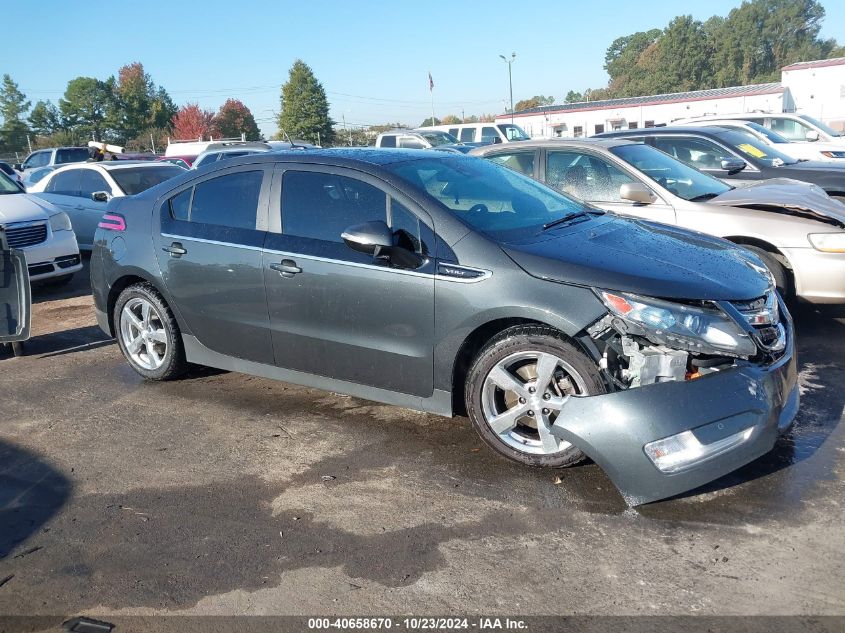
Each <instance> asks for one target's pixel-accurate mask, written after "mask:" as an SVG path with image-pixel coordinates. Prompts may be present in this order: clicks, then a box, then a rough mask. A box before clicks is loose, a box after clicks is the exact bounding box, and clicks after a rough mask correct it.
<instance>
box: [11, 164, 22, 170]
mask: <svg viewBox="0 0 845 633" xmlns="http://www.w3.org/2000/svg"><path fill="white" fill-rule="evenodd" d="M12 167H13V168H14V169H17V170H18V171H23V165H21V164H20V163H15V164H14V165H12Z"/></svg>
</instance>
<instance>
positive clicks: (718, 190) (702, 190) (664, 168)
mask: <svg viewBox="0 0 845 633" xmlns="http://www.w3.org/2000/svg"><path fill="white" fill-rule="evenodd" d="M610 151H611V152H612V153H613V154H615V155H616V156H618V157H619V158H621V159H622V160H624V161H625V162H626V163H628V164H629V165H631V166H632V167H635V168H636V169H638V170H639V171H641V172H642V173H643V174H645V175H646V176H648V177H649V178H651V179H652V180H653V181H654V182H656V183H657V184H658V185H660V186H661V187H663V188H664V189H666V190H668V191H670V192H671V193H673V194H675V195H676V196H678V197H679V198H683V199H684V200H707V199H709V198H714V197H715V196H718V195H719V194H722V193H725V192H726V191H728V190H730V187H729V186H728V185H726V184H725V183H723V182H722V181H721V180H718V179H716V178H713V177H712V176H708V175H707V174H704V173H702V172H700V171H698V170H697V169H693V168H692V167H689V166H687V165H685V164H684V163H682V162H681V161H679V160H676V159H675V158H672V157H671V156H669V154H664V153H663V152H661V151H660V150H658V149H655V148H653V147H650V146H649V145H643V144H642V143H637V144H636V145H619V146H618V147H613V148H611V150H610Z"/></svg>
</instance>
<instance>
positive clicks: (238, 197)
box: [171, 170, 264, 229]
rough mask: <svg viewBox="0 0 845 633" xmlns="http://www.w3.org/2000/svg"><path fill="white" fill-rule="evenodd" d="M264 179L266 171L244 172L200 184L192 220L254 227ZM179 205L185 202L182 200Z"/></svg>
mask: <svg viewBox="0 0 845 633" xmlns="http://www.w3.org/2000/svg"><path fill="white" fill-rule="evenodd" d="M263 179H264V171H263V170H260V171H242V172H236V173H234V174H227V175H225V176H219V177H217V178H212V179H210V180H204V181H203V182H201V183H199V184H197V185H196V186H195V187H194V197H193V202H192V203H191V207H190V216H189V219H190V221H191V222H195V223H201V224H214V225H217V226H227V227H231V228H236V229H255V221H256V214H257V210H258V198H259V195H260V193H261V183H262V181H263ZM183 194H184V192H183ZM180 195H182V194H180ZM177 197H178V196H177ZM180 204H184V202H183V201H180ZM171 208H172V207H171ZM179 208H180V209H181V208H182V207H179Z"/></svg>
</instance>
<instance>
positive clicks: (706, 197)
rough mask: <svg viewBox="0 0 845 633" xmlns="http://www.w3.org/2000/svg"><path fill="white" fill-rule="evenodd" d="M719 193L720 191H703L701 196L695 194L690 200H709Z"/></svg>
mask: <svg viewBox="0 0 845 633" xmlns="http://www.w3.org/2000/svg"><path fill="white" fill-rule="evenodd" d="M718 195H719V194H718V193H712V192H711V193H702V194H701V195H700V196H695V197H694V198H690V199H689V201H690V202H705V201H707V200H712V199H713V198H715V197H716V196H718Z"/></svg>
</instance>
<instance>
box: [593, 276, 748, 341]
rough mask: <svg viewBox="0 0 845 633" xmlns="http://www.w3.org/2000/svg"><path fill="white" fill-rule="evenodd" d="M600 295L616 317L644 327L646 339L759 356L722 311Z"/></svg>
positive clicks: (651, 300) (745, 334)
mask: <svg viewBox="0 0 845 633" xmlns="http://www.w3.org/2000/svg"><path fill="white" fill-rule="evenodd" d="M597 293H598V295H599V298H600V299H601V300H602V301H603V302H604V304H605V305H606V306H607V307H608V309H609V310H610V312H611V313H612V314H614V315H616V316H618V317H621V318H622V319H623V320H624V321H627V322H631V323H633V324H635V325H637V326H639V327H641V328H642V329H643V330H644V335H645V337H646V338H648V339H650V340H652V341H653V342H655V343H657V344H660V345H667V346H669V347H673V348H676V349H677V348H681V349H685V350H688V351H692V352H698V353H701V354H713V355H729V356H739V357H749V356H754V355H755V354H756V353H757V346H756V345H755V343H754V341H752V340H751V337H750V336H749V335H748V334H747V333H746V332H745V331H744V330H743V329H742V328H741V327H740V326H739V325H737V323H736V322H735V321H734V320H733V319H731V318H730V317H729V316H728V315H726V314H725V313H724V312H722V311H721V310H719V309H716V308H704V307H697V306H689V305H684V304H681V303H674V302H671V301H663V300H661V299H653V298H651V297H641V296H638V295H631V294H627V293H619V292H609V291H606V290H599V291H597Z"/></svg>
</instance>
